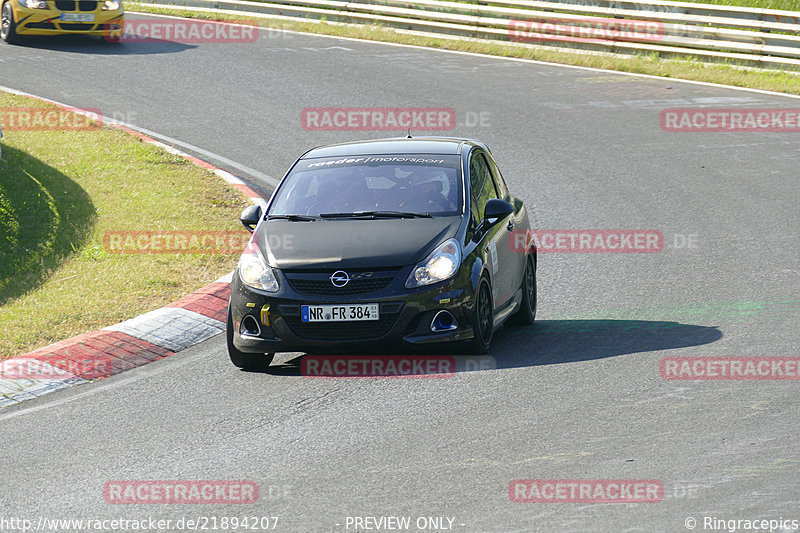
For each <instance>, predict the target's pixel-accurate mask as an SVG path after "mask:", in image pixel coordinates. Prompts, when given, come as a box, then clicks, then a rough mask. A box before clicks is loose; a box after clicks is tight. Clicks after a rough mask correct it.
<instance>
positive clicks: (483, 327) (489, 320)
mask: <svg viewBox="0 0 800 533" xmlns="http://www.w3.org/2000/svg"><path fill="white" fill-rule="evenodd" d="M472 334H473V338H472V343H471V345H470V352H471V353H473V354H475V355H483V354H485V353H486V352H488V351H489V348H490V347H491V345H492V336H493V335H494V302H493V301H492V288H491V286H490V285H489V280H488V279H487V278H486V277H485V276H483V277H481V280H480V281H479V282H478V287H477V288H476V290H475V306H474V309H473V311H472Z"/></svg>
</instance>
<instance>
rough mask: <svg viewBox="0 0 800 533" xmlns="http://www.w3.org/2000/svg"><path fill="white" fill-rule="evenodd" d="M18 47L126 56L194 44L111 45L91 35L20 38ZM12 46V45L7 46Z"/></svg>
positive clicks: (171, 50) (168, 51) (177, 49)
mask: <svg viewBox="0 0 800 533" xmlns="http://www.w3.org/2000/svg"><path fill="white" fill-rule="evenodd" d="M19 39H20V40H19V44H17V45H13V46H18V47H24V48H30V49H35V50H52V51H54V52H70V53H73V54H89V55H98V56H125V55H145V54H174V53H176V52H183V51H185V50H188V49H190V48H197V45H194V44H183V43H176V42H172V41H164V40H154V39H151V40H150V41H149V42H140V43H138V42H122V43H111V42H108V41H106V40H105V39H104V38H102V37H94V36H91V35H53V36H33V35H28V36H24V35H22V36H20V38H19ZM6 46H12V45H6Z"/></svg>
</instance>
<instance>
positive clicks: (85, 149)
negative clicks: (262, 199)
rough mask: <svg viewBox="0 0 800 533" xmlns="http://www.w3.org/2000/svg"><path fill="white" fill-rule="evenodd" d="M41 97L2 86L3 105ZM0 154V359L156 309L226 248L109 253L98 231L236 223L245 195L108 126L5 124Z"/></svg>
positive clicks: (218, 264)
mask: <svg viewBox="0 0 800 533" xmlns="http://www.w3.org/2000/svg"><path fill="white" fill-rule="evenodd" d="M21 107H24V108H30V107H37V108H38V107H45V108H47V107H50V108H53V109H55V108H54V107H53V106H50V105H49V104H46V103H43V102H40V101H38V100H35V99H31V98H26V97H22V96H16V95H11V94H7V93H3V92H0V113H2V112H3V109H4V108H5V109H6V110H8V109H9V108H11V109H14V108H21ZM3 133H4V136H3V139H2V142H3V153H2V160H0V251H1V252H0V332H2V333H1V334H0V359H5V358H8V357H13V356H15V355H19V354H21V353H25V352H28V351H30V350H32V349H35V348H37V347H40V346H45V345H48V344H50V343H52V342H55V341H57V340H61V339H65V338H68V337H71V336H73V335H76V334H80V333H83V332H86V331H90V330H94V329H98V328H101V327H105V326H108V325H111V324H115V323H117V322H119V321H121V320H125V319H128V318H131V317H134V316H136V315H139V314H141V313H143V312H146V311H150V310H153V309H156V308H158V307H161V306H163V305H164V304H166V303H169V302H171V301H174V300H176V299H178V298H180V297H182V296H185V295H186V294H188V293H190V292H192V291H193V290H195V289H197V288H199V287H202V286H204V285H207V284H208V283H210V282H212V281H214V280H215V279H218V278H219V277H220V276H222V275H224V274H225V273H227V272H229V271H230V270H232V269H233V268H234V267H235V264H236V261H237V259H238V256H237V255H236V254H228V255H222V254H114V253H109V252H108V251H107V250H106V249H105V247H104V244H103V236H104V235H105V233H106V232H108V231H157V230H213V231H237V232H238V231H241V232H244V231H245V230H244V228H242V227H241V224H239V222H238V215H239V213H240V211H241V209H243V208H244V207H245V206H246V205H247V204H248V202H247V199H246V198H245V197H244V196H243V195H242V194H241V193H239V192H238V191H237V190H235V189H233V188H231V187H229V186H228V185H227V184H226V183H225V182H223V181H222V180H221V179H220V178H219V177H218V176H216V175H215V174H214V173H212V172H209V171H207V170H205V169H201V168H199V167H197V166H195V165H193V164H192V163H190V162H188V161H186V160H185V159H183V158H181V157H178V156H175V155H172V154H170V153H168V152H166V151H164V150H162V149H160V148H158V147H155V146H153V145H150V144H147V143H144V142H142V141H141V140H139V139H138V138H137V137H135V136H132V135H129V134H127V133H125V132H123V131H120V130H118V129H115V128H109V127H102V128H99V129H95V130H88V131H19V130H18V131H11V130H10V129H9V128H8V126H6V127H4V132H3Z"/></svg>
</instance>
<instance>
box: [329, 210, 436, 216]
mask: <svg viewBox="0 0 800 533" xmlns="http://www.w3.org/2000/svg"><path fill="white" fill-rule="evenodd" d="M319 216H320V218H379V217H387V218H431V215H430V213H409V212H406V211H357V212H355V213H322V214H320V215H319Z"/></svg>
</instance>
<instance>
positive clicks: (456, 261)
mask: <svg viewBox="0 0 800 533" xmlns="http://www.w3.org/2000/svg"><path fill="white" fill-rule="evenodd" d="M460 264H461V248H459V247H458V242H456V240H455V239H448V240H446V241H444V242H443V243H442V244H440V245H439V246H438V248H436V250H434V251H433V253H432V254H431V255H429V256H428V258H427V259H425V261H423V262H422V263H420V264H418V265H417V266H416V267H414V270H412V271H411V275H410V276H409V277H408V281H406V288H409V289H413V288H414V287H422V286H425V285H430V284H432V283H438V282H440V281H444V280H446V279H449V278H451V277H453V275H454V274H455V273H456V270H458V266H459V265H460Z"/></svg>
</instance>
